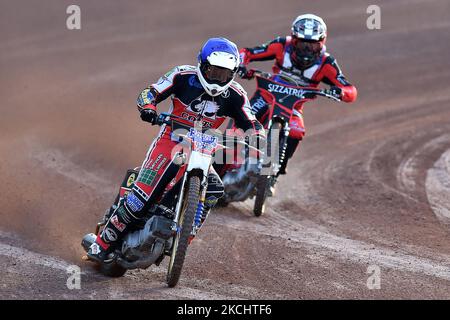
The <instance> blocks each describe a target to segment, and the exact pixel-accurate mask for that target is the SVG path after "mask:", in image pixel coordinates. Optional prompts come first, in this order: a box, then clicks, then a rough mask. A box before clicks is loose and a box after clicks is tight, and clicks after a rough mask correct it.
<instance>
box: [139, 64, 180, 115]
mask: <svg viewBox="0 0 450 320" xmlns="http://www.w3.org/2000/svg"><path fill="white" fill-rule="evenodd" d="M183 70H184V69H182V67H175V68H173V69H172V70H170V71H169V72H167V73H166V74H165V75H163V76H162V77H161V78H159V80H158V81H157V82H156V83H153V84H151V85H150V86H148V87H147V88H145V89H144V90H142V91H141V93H140V94H139V96H138V99H137V107H138V110H139V111H142V110H143V109H153V110H155V111H156V105H157V104H158V103H160V102H161V101H163V100H165V99H167V98H168V97H169V96H170V95H171V94H172V93H174V91H175V89H176V80H177V76H178V75H179V74H180V72H182V71H183Z"/></svg>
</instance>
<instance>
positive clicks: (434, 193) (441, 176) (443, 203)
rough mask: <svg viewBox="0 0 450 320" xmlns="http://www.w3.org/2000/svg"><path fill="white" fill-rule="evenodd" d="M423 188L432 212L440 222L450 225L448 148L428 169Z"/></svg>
mask: <svg viewBox="0 0 450 320" xmlns="http://www.w3.org/2000/svg"><path fill="white" fill-rule="evenodd" d="M425 190H426V193H427V198H428V202H429V203H430V206H431V209H432V210H433V212H434V213H435V214H436V216H437V217H438V219H439V220H440V221H441V222H442V223H444V224H446V225H450V149H449V150H447V151H446V152H444V154H442V156H441V157H440V158H439V160H438V161H436V162H435V164H434V166H433V167H432V168H430V169H428V172H427V178H426V181H425Z"/></svg>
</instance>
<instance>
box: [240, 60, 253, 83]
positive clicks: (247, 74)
mask: <svg viewBox="0 0 450 320" xmlns="http://www.w3.org/2000/svg"><path fill="white" fill-rule="evenodd" d="M237 74H238V76H239V78H241V79H247V80H250V79H253V77H254V76H255V72H254V71H253V70H247V68H246V66H244V65H243V64H241V65H240V66H239V68H238V71H237Z"/></svg>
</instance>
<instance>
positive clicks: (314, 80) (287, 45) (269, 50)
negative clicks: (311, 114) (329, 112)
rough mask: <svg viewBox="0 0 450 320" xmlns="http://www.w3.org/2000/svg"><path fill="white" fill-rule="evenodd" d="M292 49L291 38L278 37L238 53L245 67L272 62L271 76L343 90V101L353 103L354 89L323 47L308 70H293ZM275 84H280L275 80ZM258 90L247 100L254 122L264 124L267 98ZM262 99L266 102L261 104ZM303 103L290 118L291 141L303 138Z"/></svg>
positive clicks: (313, 85) (314, 86)
mask: <svg viewBox="0 0 450 320" xmlns="http://www.w3.org/2000/svg"><path fill="white" fill-rule="evenodd" d="M292 50H293V48H292V45H291V36H287V37H278V38H276V39H275V40H273V41H271V42H268V43H265V44H263V45H260V46H257V47H254V48H243V49H241V50H240V53H241V59H242V63H243V64H244V65H245V66H247V65H248V64H249V63H250V62H252V61H266V60H275V63H274V65H273V67H272V70H273V73H274V75H275V76H274V77H275V78H276V75H278V74H283V73H284V74H287V75H289V76H290V77H291V78H294V79H295V80H296V81H297V83H298V84H299V85H300V86H302V85H303V86H305V87H308V88H317V87H318V86H319V84H320V83H321V82H323V83H325V84H328V85H330V86H336V87H339V88H341V89H342V96H341V99H342V101H345V102H353V101H355V99H356V96H357V90H356V88H355V87H354V86H353V85H352V84H350V83H349V82H348V81H347V79H346V78H345V76H344V75H343V74H342V72H341V69H340V68H339V66H338V64H337V62H336V59H335V58H334V57H333V56H331V55H330V54H329V53H327V52H326V48H325V47H324V48H323V50H322V54H321V56H320V57H319V58H318V59H317V61H316V62H315V63H314V64H313V65H312V66H311V67H309V68H307V69H305V70H300V69H298V68H296V67H295V66H294V65H293V63H292V61H291V58H290V54H291V52H292ZM277 81H279V80H278V79H277ZM261 93H262V92H259V91H258V90H257V91H256V92H255V94H254V95H253V97H252V98H251V100H250V104H251V105H252V112H253V113H254V114H256V117H257V119H258V120H259V121H260V122H261V123H264V120H266V119H265V116H266V114H267V113H268V106H269V104H268V103H267V102H268V101H269V100H268V99H269V98H268V97H265V96H264V95H263V94H261ZM261 98H262V99H264V101H265V102H266V103H262V104H261V101H262V100H261ZM303 104H304V101H302V102H299V103H298V104H297V105H296V106H295V111H294V116H293V117H292V118H291V121H290V127H291V131H290V133H289V136H290V137H291V138H293V139H298V140H301V139H302V138H303V136H304V135H305V126H304V121H303Z"/></svg>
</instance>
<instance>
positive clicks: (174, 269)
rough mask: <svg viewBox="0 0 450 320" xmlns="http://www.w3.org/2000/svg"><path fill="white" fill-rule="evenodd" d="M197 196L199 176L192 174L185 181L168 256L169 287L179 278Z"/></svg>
mask: <svg viewBox="0 0 450 320" xmlns="http://www.w3.org/2000/svg"><path fill="white" fill-rule="evenodd" d="M199 198H200V178H199V177H197V176H192V177H190V178H189V180H188V183H187V190H186V192H185V196H184V204H183V206H182V210H181V212H180V216H179V217H178V223H177V228H178V230H177V234H176V235H175V238H174V243H173V248H172V254H171V256H170V262H169V269H168V272H167V284H168V285H169V287H171V288H172V287H175V286H176V285H177V283H178V280H179V279H180V275H181V270H182V269H183V263H184V258H185V257H186V252H187V247H188V245H189V238H190V237H191V231H192V227H193V223H194V218H195V213H196V211H197V206H198V202H199Z"/></svg>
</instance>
